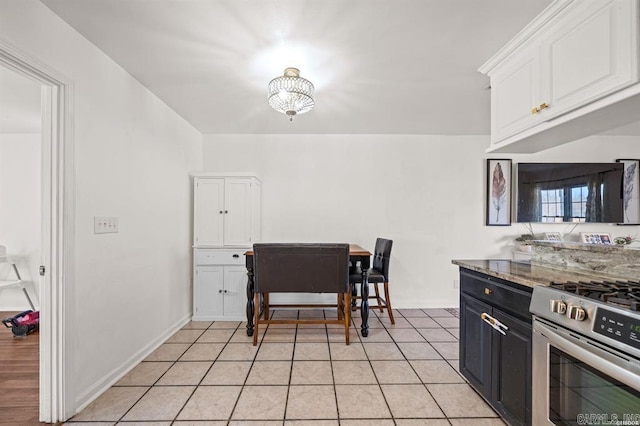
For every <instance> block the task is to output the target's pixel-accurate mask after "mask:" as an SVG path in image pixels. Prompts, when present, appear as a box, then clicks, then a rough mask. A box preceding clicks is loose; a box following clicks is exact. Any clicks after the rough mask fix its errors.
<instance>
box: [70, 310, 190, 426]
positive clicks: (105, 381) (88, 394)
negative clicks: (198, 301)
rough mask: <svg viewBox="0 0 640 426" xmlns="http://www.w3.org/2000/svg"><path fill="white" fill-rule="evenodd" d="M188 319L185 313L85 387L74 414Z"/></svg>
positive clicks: (77, 400)
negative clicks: (150, 340)
mask: <svg viewBox="0 0 640 426" xmlns="http://www.w3.org/2000/svg"><path fill="white" fill-rule="evenodd" d="M189 321H191V313H189V314H187V315H185V316H184V317H183V318H181V319H180V320H178V321H177V322H176V323H175V324H174V325H173V327H171V328H170V329H168V330H167V331H165V332H164V333H163V334H162V335H160V336H159V337H158V338H156V339H155V340H153V341H152V342H151V343H149V344H148V345H147V346H145V347H144V348H142V349H140V350H139V351H138V352H136V353H135V354H134V355H132V356H131V357H130V358H129V359H128V360H126V361H125V362H124V363H122V365H121V366H120V367H118V368H116V369H114V370H113V371H111V372H110V373H109V374H107V375H105V376H104V377H103V378H102V379H101V380H98V381H97V382H96V384H95V385H93V386H92V387H90V388H89V389H87V390H86V391H85V392H83V393H82V394H81V395H80V396H79V397H78V398H76V407H77V408H76V410H75V414H78V413H79V412H80V411H82V410H83V409H84V408H86V407H87V405H89V404H91V403H92V402H93V401H94V400H95V399H96V398H98V397H99V396H100V395H102V394H103V393H104V392H105V391H106V390H107V389H109V388H110V387H111V386H113V385H114V384H115V383H116V382H117V381H118V380H120V379H121V378H122V377H124V375H125V374H127V373H128V372H129V371H131V370H132V369H133V368H134V367H135V366H137V365H138V364H139V363H140V362H141V361H142V360H143V359H145V358H146V357H148V356H149V355H150V354H151V353H152V352H153V351H155V350H156V349H158V347H159V346H160V345H162V344H163V343H164V342H166V341H167V339H168V338H169V337H171V336H172V335H173V334H174V333H175V332H176V331H178V330H180V329H181V328H182V327H184V326H185V325H186V324H187V323H188V322H189Z"/></svg>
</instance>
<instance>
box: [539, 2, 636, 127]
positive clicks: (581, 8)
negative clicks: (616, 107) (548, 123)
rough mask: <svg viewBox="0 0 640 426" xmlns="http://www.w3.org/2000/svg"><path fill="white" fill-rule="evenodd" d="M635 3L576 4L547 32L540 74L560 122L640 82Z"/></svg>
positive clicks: (551, 108) (551, 115)
mask: <svg viewBox="0 0 640 426" xmlns="http://www.w3.org/2000/svg"><path fill="white" fill-rule="evenodd" d="M632 9H633V7H632V2H629V1H619V0H590V1H585V2H576V5H575V7H572V8H568V10H567V11H566V13H565V14H563V16H560V17H558V20H557V22H556V23H555V24H554V25H553V27H552V28H551V29H550V30H549V32H548V33H547V35H548V36H549V38H548V39H547V40H546V42H545V43H544V45H543V46H544V54H543V56H542V58H543V64H542V68H543V69H544V70H546V72H547V73H548V74H547V75H545V76H544V79H545V80H546V82H547V84H548V92H547V93H548V99H544V100H543V102H546V103H547V104H548V105H549V111H548V112H549V116H548V117H547V118H552V117H556V116H558V115H560V114H564V113H566V112H569V111H571V110H573V109H576V108H578V107H581V106H583V105H585V104H587V103H589V102H592V101H595V100H597V99H599V98H602V97H603V96H606V95H608V94H610V93H612V92H615V91H617V90H620V89H623V88H625V87H627V86H629V85H631V84H633V83H635V82H636V81H637V64H636V61H637V59H636V58H637V54H636V52H633V49H634V43H633V42H632V40H633V38H634V33H633V32H634V31H636V22H637V19H638V18H637V17H636V16H634V14H633V10H632Z"/></svg>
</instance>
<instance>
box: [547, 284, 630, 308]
mask: <svg viewBox="0 0 640 426" xmlns="http://www.w3.org/2000/svg"><path fill="white" fill-rule="evenodd" d="M550 287H551V288H554V289H558V290H562V291H566V292H569V293H573V294H577V295H578V296H582V297H586V298H588V299H595V300H600V301H602V302H604V303H606V304H611V305H615V306H619V307H623V308H626V309H629V310H631V311H635V312H638V311H640V282H638V281H588V282H583V281H578V282H565V283H551V285H550Z"/></svg>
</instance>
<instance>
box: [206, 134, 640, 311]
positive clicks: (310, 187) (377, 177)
mask: <svg viewBox="0 0 640 426" xmlns="http://www.w3.org/2000/svg"><path fill="white" fill-rule="evenodd" d="M294 125H295V123H294ZM488 145H489V138H488V137H486V136H413V135H214V134H210V135H205V137H204V169H205V170H206V171H209V172H240V171H251V172H256V173H257V174H258V175H259V176H261V178H262V179H263V187H262V205H263V218H262V224H263V234H262V235H263V240H264V241H301V242H308V241H327V242H328V241H335V242H355V243H358V244H361V245H362V246H364V247H367V248H369V249H372V248H373V245H374V242H375V238H376V237H377V236H383V237H387V238H390V239H392V240H394V246H393V251H392V263H391V271H390V275H391V285H390V287H391V299H392V302H393V303H394V305H395V307H398V308H410V307H448V306H457V305H458V290H457V289H455V288H454V285H453V282H454V280H455V279H457V267H455V266H454V265H452V264H451V260H452V259H480V258H511V256H512V252H511V250H512V248H513V246H512V244H513V238H514V237H516V236H519V235H520V234H522V233H525V232H526V229H525V228H524V227H523V226H522V225H520V224H513V225H512V226H505V227H493V226H492V227H488V226H485V225H484V224H485V217H484V216H485V210H486V207H485V201H484V200H485V189H484V187H485V179H486V169H485V167H486V165H485V164H486V158H488V157H489V156H488V155H487V154H485V152H484V150H485V149H486V147H487V146H488ZM491 157H493V158H512V159H513V160H514V164H515V162H517V161H523V162H524V161H529V162H535V161H575V162H580V161H602V162H606V161H613V160H615V159H616V158H640V143H638V141H637V140H636V138H630V137H613V136H607V137H604V136H599V137H591V138H587V139H584V140H581V141H576V142H573V143H570V144H566V145H563V146H561V147H558V148H555V149H551V150H547V151H543V152H541V153H538V154H531V155H517V156H515V155H492V156H491ZM568 229H569V226H567V225H562V224H560V225H555V224H549V225H540V224H536V225H534V231H535V232H544V231H558V232H562V233H564V232H567V231H568ZM591 229H597V230H602V231H604V232H610V233H611V234H612V236H617V235H622V234H625V233H632V234H634V233H640V227H618V226H615V225H608V224H605V225H586V224H585V225H580V226H579V227H578V229H577V230H575V231H574V234H576V233H579V232H580V230H591Z"/></svg>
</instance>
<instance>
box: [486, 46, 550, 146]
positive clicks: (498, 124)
mask: <svg viewBox="0 0 640 426" xmlns="http://www.w3.org/2000/svg"><path fill="white" fill-rule="evenodd" d="M540 99H541V80H540V54H539V50H538V49H536V48H531V49H528V50H524V51H523V52H522V53H521V54H520V55H518V56H515V57H513V58H510V60H509V63H508V64H505V66H504V67H503V68H501V69H500V71H499V72H497V73H496V74H495V75H493V76H492V77H491V140H492V141H493V142H496V141H500V140H502V139H504V138H506V137H508V136H511V135H513V134H515V133H518V132H520V131H522V130H525V129H527V128H529V127H531V126H533V125H535V124H536V123H537V122H539V121H540V118H539V115H538V114H537V112H538V111H537V107H538V106H539V104H540V103H541V101H540Z"/></svg>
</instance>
